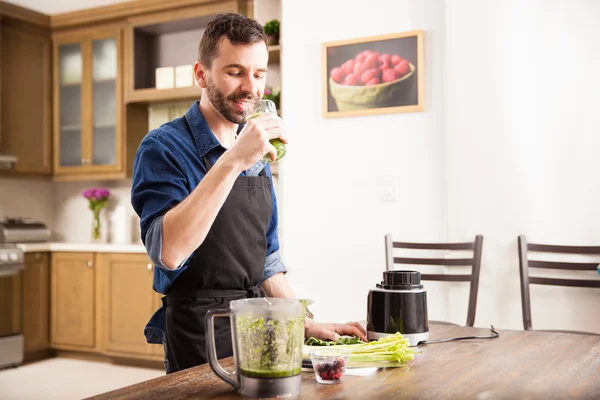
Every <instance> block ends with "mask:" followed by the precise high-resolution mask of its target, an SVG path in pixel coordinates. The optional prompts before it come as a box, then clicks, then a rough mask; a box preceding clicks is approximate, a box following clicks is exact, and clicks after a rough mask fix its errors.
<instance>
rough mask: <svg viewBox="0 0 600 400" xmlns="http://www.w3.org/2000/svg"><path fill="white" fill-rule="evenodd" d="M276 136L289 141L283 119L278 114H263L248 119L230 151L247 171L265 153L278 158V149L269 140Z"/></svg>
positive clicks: (272, 158)
mask: <svg viewBox="0 0 600 400" xmlns="http://www.w3.org/2000/svg"><path fill="white" fill-rule="evenodd" d="M275 138H279V139H281V141H282V142H283V143H286V144H287V142H288V140H287V132H286V130H285V126H284V125H283V121H282V119H281V118H280V117H279V116H278V115H277V114H273V113H269V114H262V115H260V116H258V117H256V118H252V119H250V120H248V122H247V123H246V126H244V129H242V131H241V132H240V134H239V135H238V137H237V139H236V141H235V143H234V145H233V146H232V147H231V148H230V149H229V151H228V152H229V153H230V157H232V158H233V159H235V160H236V162H237V163H239V166H240V168H241V169H242V171H245V170H247V169H248V168H250V167H251V166H253V165H254V164H256V162H257V161H258V160H260V159H261V158H263V157H264V156H265V154H269V155H270V157H271V160H275V159H276V158H277V150H276V149H275V147H273V145H271V143H269V140H271V139H275Z"/></svg>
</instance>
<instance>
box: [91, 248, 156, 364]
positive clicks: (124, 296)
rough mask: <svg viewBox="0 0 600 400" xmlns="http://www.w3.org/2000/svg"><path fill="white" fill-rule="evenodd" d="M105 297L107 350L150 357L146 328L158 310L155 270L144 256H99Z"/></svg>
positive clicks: (122, 254) (108, 351) (105, 342)
mask: <svg viewBox="0 0 600 400" xmlns="http://www.w3.org/2000/svg"><path fill="white" fill-rule="evenodd" d="M98 259H99V260H101V261H99V265H101V268H102V271H103V273H102V276H103V281H104V282H103V285H102V291H103V293H104V295H103V297H104V299H103V300H102V302H103V304H104V307H105V309H104V312H103V321H104V322H103V325H104V327H103V330H104V334H103V336H104V346H103V347H104V350H105V351H106V353H109V354H111V353H112V354H120V355H142V356H151V355H152V354H151V350H152V348H151V346H150V345H149V344H147V343H146V338H145V336H144V327H145V326H146V324H147V323H148V320H149V319H150V317H152V314H154V312H155V311H156V309H155V294H154V292H153V291H152V277H153V266H152V264H151V263H150V260H149V259H148V256H147V255H145V254H124V253H104V254H98Z"/></svg>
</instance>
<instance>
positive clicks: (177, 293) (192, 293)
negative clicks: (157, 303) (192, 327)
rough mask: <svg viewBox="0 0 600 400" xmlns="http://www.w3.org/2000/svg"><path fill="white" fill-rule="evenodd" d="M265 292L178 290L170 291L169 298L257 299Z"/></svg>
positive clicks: (259, 289) (256, 289) (254, 289)
mask: <svg viewBox="0 0 600 400" xmlns="http://www.w3.org/2000/svg"><path fill="white" fill-rule="evenodd" d="M264 295H265V292H264V290H263V289H261V287H260V286H258V285H255V286H250V287H249V288H248V289H246V290H238V289H191V290H186V289H176V288H174V289H173V290H169V292H168V293H167V297H196V298H224V299H228V298H238V299H240V298H245V297H248V298H256V297H264Z"/></svg>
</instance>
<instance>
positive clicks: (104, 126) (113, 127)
mask: <svg viewBox="0 0 600 400" xmlns="http://www.w3.org/2000/svg"><path fill="white" fill-rule="evenodd" d="M94 129H115V124H104V125H94Z"/></svg>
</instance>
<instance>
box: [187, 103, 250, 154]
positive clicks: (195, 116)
mask: <svg viewBox="0 0 600 400" xmlns="http://www.w3.org/2000/svg"><path fill="white" fill-rule="evenodd" d="M185 117H186V119H187V121H188V123H189V126H190V129H191V130H192V136H193V138H194V142H196V149H197V150H198V154H199V155H200V157H203V156H204V155H205V154H206V153H208V152H209V151H211V150H213V149H214V148H217V147H222V146H221V143H219V140H218V139H217V137H216V136H215V134H214V133H213V132H212V130H211V129H210V127H209V126H208V123H207V122H206V119H204V116H203V115H202V113H201V112H200V101H198V100H196V101H195V102H194V104H192V105H191V107H190V108H189V109H188V110H187V112H186V113H185ZM243 128H244V124H241V125H239V126H238V131H237V133H238V134H239V133H240V131H241V130H242V129H243Z"/></svg>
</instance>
